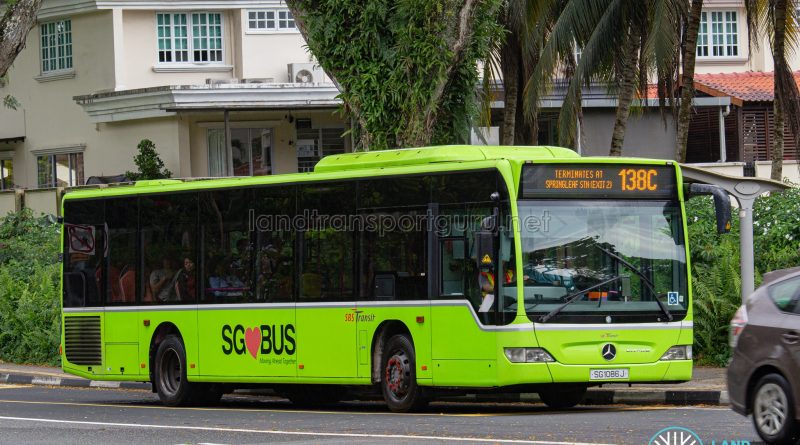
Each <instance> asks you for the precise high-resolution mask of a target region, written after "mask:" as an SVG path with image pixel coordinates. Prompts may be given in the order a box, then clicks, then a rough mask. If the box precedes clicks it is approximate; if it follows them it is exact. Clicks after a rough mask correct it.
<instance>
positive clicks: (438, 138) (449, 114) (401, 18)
mask: <svg viewBox="0 0 800 445" xmlns="http://www.w3.org/2000/svg"><path fill="white" fill-rule="evenodd" d="M501 3H502V2H501V0H484V1H473V0H397V1H395V0H391V1H390V0H367V1H353V0H327V1H319V0H294V1H292V0H290V1H287V4H288V5H289V7H290V8H292V10H293V11H294V12H295V17H296V19H297V20H298V23H299V25H300V28H301V30H302V31H303V33H304V35H305V37H306V41H307V42H308V46H309V49H310V50H311V51H312V52H313V54H314V55H315V56H316V57H317V59H318V60H319V62H320V64H321V65H322V67H323V68H324V69H325V71H326V72H327V73H328V74H329V75H330V76H331V77H333V78H334V79H335V81H336V82H337V83H338V85H339V88H340V90H341V92H342V93H341V95H340V97H341V99H342V100H343V102H344V105H343V111H344V112H345V113H349V114H350V115H351V116H352V117H353V121H354V123H355V128H354V129H353V131H354V133H355V134H354V140H355V141H356V142H357V145H358V146H359V147H358V148H361V149H385V148H395V147H403V146H408V147H413V146H420V145H428V144H430V143H434V144H442V143H457V142H465V141H466V140H467V139H468V137H469V129H470V127H471V125H472V122H473V119H474V118H476V117H477V114H478V105H477V88H476V85H477V84H478V70H477V64H476V61H477V60H481V59H483V58H484V57H485V55H486V54H487V53H488V51H489V48H490V47H491V42H492V41H493V40H494V39H498V38H500V36H501V30H500V27H499V25H498V24H497V14H498V10H499V7H500V4H501Z"/></svg>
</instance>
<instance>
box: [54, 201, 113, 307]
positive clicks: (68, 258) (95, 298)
mask: <svg viewBox="0 0 800 445" xmlns="http://www.w3.org/2000/svg"><path fill="white" fill-rule="evenodd" d="M104 213H105V203H104V202H103V201H102V200H69V199H67V200H66V201H65V202H64V246H63V249H64V250H63V252H64V307H96V306H101V305H102V299H101V295H102V294H103V270H104V269H105V267H104V265H103V246H104V245H105V236H104V233H105V232H104V224H103V223H104V218H105V214H104Z"/></svg>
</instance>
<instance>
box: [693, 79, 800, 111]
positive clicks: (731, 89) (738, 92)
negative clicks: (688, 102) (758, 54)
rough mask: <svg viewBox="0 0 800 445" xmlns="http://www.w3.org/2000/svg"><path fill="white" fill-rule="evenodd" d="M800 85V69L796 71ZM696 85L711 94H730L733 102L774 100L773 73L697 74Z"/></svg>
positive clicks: (700, 89) (697, 88)
mask: <svg viewBox="0 0 800 445" xmlns="http://www.w3.org/2000/svg"><path fill="white" fill-rule="evenodd" d="M794 80H795V82H796V83H798V85H800V71H797V72H795V73H794ZM694 87H695V89H696V90H698V91H702V92H704V93H706V94H710V95H711V96H715V97H717V96H730V97H731V99H732V101H733V103H737V102H738V103H737V105H742V103H743V102H772V100H773V97H774V96H773V88H774V87H773V73H772V72H761V71H746V72H743V73H726V74H723V73H720V74H696V75H695V76H694Z"/></svg>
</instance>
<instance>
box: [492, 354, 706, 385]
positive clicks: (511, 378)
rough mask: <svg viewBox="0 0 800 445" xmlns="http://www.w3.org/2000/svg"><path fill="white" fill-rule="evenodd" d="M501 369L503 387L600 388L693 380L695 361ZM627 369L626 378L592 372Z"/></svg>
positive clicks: (518, 365) (509, 366) (554, 364)
mask: <svg viewBox="0 0 800 445" xmlns="http://www.w3.org/2000/svg"><path fill="white" fill-rule="evenodd" d="M504 365H505V366H501V367H500V370H499V371H500V372H499V374H500V376H501V380H502V384H501V385H503V386H506V385H520V384H542V383H582V384H587V385H592V386H593V385H601V384H605V383H630V384H636V383H677V382H686V381H689V380H691V379H692V361H691V360H674V361H657V362H654V363H636V364H628V363H614V364H607V363H603V364H595V365H565V364H563V363H558V362H550V363H508V362H506V363H505V364H504ZM596 370H608V371H619V370H625V371H626V372H627V378H613V377H612V378H604V379H593V378H592V374H593V373H592V371H596Z"/></svg>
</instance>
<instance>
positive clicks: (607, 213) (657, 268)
mask: <svg viewBox="0 0 800 445" xmlns="http://www.w3.org/2000/svg"><path fill="white" fill-rule="evenodd" d="M519 217H520V226H521V242H522V256H523V258H522V264H523V267H522V273H517V274H515V283H514V285H518V282H519V281H520V280H521V281H522V284H523V289H524V292H523V293H524V301H525V309H526V312H527V313H528V316H529V317H530V318H531V319H532V320H533V321H536V322H540V321H545V320H546V321H547V322H548V323H610V322H652V321H657V320H661V321H664V320H665V317H664V315H665V311H664V309H663V308H662V307H661V306H665V307H666V308H668V312H669V313H671V314H672V315H673V317H674V319H675V320H680V319H682V318H683V317H684V316H685V315H686V308H687V306H688V301H689V300H688V296H687V284H686V280H687V272H686V250H685V245H684V241H683V240H684V236H683V223H682V220H681V211H680V207H679V205H678V203H677V202H672V201H642V200H580V201H579V200H566V201H555V200H523V201H520V205H519ZM512 264H513V263H512ZM584 290H585V292H582V291H584ZM570 296H575V297H576V298H574V299H571V298H570V299H569V300H571V303H570V304H569V305H567V306H565V307H563V308H561V310H560V311H558V314H557V315H554V316H552V317H545V318H544V319H543V318H542V317H543V316H545V315H547V314H549V313H551V312H552V311H554V310H555V309H556V308H558V307H559V306H561V305H562V304H564V303H565V302H566V301H567V300H568V298H567V297H570ZM656 299H659V300H660V301H661V302H662V303H663V305H659V303H658V301H656Z"/></svg>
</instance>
